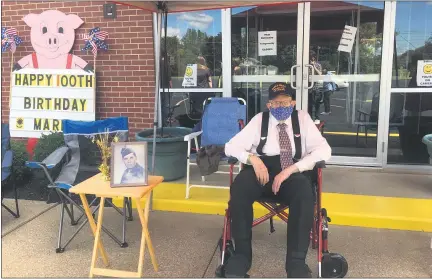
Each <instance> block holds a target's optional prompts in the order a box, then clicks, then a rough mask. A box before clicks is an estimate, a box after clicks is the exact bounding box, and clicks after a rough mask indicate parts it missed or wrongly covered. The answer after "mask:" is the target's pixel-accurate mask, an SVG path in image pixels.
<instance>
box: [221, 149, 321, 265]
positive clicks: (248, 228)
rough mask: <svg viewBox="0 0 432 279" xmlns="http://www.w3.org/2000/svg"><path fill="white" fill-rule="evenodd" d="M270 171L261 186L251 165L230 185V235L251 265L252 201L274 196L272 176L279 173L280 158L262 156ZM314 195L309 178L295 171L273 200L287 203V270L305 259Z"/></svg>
mask: <svg viewBox="0 0 432 279" xmlns="http://www.w3.org/2000/svg"><path fill="white" fill-rule="evenodd" d="M262 160H263V162H264V164H265V165H266V166H267V169H268V170H269V176H270V181H269V182H268V183H267V184H266V185H265V186H262V185H260V183H259V182H258V180H257V178H256V175H255V172H254V169H253V168H252V166H245V168H244V169H243V170H242V171H241V172H240V173H239V174H238V175H237V176H236V178H235V180H234V182H233V184H232V185H231V189H230V192H231V199H230V202H229V205H230V214H231V220H232V225H231V228H232V236H233V239H234V244H235V253H236V255H243V256H245V257H246V259H247V260H248V262H249V265H248V269H250V267H251V264H252V243H251V242H252V222H253V208H252V205H253V203H254V202H255V201H256V200H257V199H259V198H260V197H262V196H269V197H275V196H274V194H273V193H272V190H271V189H272V183H273V179H274V177H275V176H276V175H277V174H278V173H280V171H281V166H280V161H279V160H280V157H279V156H271V157H263V158H262ZM313 197H314V195H313V190H312V183H311V180H310V179H309V178H308V177H307V176H306V175H304V174H301V173H295V174H293V175H291V176H290V177H289V178H288V179H287V180H286V181H284V182H283V183H282V185H281V187H280V190H279V192H278V193H277V195H276V197H275V198H276V199H277V200H278V201H279V202H281V203H283V204H287V205H288V206H289V218H288V232H287V254H286V269H287V270H288V269H289V268H288V267H289V265H290V263H291V261H293V260H296V261H304V260H305V258H306V254H307V251H308V248H309V236H310V230H311V228H312V224H313V208H314V198H313Z"/></svg>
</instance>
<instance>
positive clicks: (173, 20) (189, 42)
mask: <svg viewBox="0 0 432 279" xmlns="http://www.w3.org/2000/svg"><path fill="white" fill-rule="evenodd" d="M167 26H168V27H167V38H166V42H165V39H164V38H163V39H162V47H164V46H165V43H166V50H167V64H168V80H166V81H165V82H164V85H165V86H170V87H171V88H185V87H187V88H191V87H192V88H220V87H221V77H222V33H221V28H222V24H221V10H210V11H200V12H187V13H174V14H169V15H168V24H167ZM187 64H197V70H198V76H197V86H182V83H183V78H184V76H185V72H186V65H187ZM209 80H210V82H209Z"/></svg>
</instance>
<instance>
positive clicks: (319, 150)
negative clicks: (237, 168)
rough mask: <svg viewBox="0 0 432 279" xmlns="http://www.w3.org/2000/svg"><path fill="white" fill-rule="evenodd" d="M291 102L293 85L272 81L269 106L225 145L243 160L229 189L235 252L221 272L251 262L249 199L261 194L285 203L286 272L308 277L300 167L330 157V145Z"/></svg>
mask: <svg viewBox="0 0 432 279" xmlns="http://www.w3.org/2000/svg"><path fill="white" fill-rule="evenodd" d="M294 106H295V91H293V90H292V89H291V87H290V86H288V85H287V84H285V83H275V84H273V85H272V86H270V88H269V102H268V104H267V108H268V109H269V111H270V112H264V113H259V114H257V115H256V116H255V117H253V118H252V119H251V121H250V122H249V123H248V125H246V127H244V129H243V130H242V131H241V132H240V133H238V134H237V135H236V136H235V137H234V138H232V139H231V140H230V141H229V142H228V143H227V144H226V146H225V153H226V155H228V156H232V157H235V158H237V159H239V160H240V161H241V162H242V163H244V164H245V167H244V168H243V169H242V170H241V172H240V173H239V174H238V175H237V176H236V178H235V180H234V182H233V184H232V185H231V190H230V191H231V200H230V202H229V203H230V210H231V218H232V235H233V239H234V244H235V255H234V256H232V257H230V258H229V260H228V262H227V264H226V266H225V275H226V277H245V276H246V273H247V272H248V270H249V269H250V267H251V264H252V246H251V240H252V222H253V208H252V205H253V203H254V201H256V200H257V199H259V198H260V197H263V196H265V197H274V198H276V199H277V200H279V201H280V202H282V203H284V204H287V205H289V213H290V214H289V219H288V233H287V254H286V265H285V269H286V272H287V276H288V277H297V278H299V277H311V270H310V269H309V267H308V266H307V265H306V263H305V258H306V254H307V251H308V247H309V233H310V230H311V228H312V224H313V208H314V200H313V190H312V184H311V181H310V180H309V178H308V177H307V176H306V175H304V173H303V172H305V171H308V170H312V169H313V168H314V166H315V164H316V163H317V162H319V161H326V160H328V159H330V157H331V148H330V146H329V145H328V143H327V141H326V140H325V139H324V138H323V137H322V135H321V133H320V132H319V130H318V129H317V128H316V126H315V124H314V122H313V121H312V119H311V117H310V116H309V114H308V113H307V112H304V111H301V110H299V111H297V110H294ZM293 154H296V156H294V155H293ZM295 158H298V160H296V159H295Z"/></svg>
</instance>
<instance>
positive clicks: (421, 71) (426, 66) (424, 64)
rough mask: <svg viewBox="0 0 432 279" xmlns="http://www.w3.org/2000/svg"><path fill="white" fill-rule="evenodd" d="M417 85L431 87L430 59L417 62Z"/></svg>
mask: <svg viewBox="0 0 432 279" xmlns="http://www.w3.org/2000/svg"><path fill="white" fill-rule="evenodd" d="M417 86H428V87H432V60H419V61H418V62H417Z"/></svg>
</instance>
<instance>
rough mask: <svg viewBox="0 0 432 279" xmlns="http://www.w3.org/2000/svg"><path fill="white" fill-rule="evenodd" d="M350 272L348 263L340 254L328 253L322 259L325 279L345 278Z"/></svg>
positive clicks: (322, 270) (322, 271)
mask: <svg viewBox="0 0 432 279" xmlns="http://www.w3.org/2000/svg"><path fill="white" fill-rule="evenodd" d="M347 272H348V262H347V260H346V259H345V258H344V257H343V256H342V255H340V254H336V253H326V254H324V255H323V257H322V269H321V273H322V277H323V278H343V277H345V275H346V274H347Z"/></svg>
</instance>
